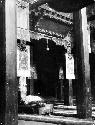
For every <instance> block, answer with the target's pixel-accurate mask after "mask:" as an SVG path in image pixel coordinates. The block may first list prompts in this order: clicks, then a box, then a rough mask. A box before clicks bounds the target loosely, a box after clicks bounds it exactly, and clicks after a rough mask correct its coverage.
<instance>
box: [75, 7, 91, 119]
mask: <svg viewBox="0 0 95 125" xmlns="http://www.w3.org/2000/svg"><path fill="white" fill-rule="evenodd" d="M74 34H75V36H74V38H75V46H76V50H75V54H76V57H77V77H78V79H77V83H76V84H77V88H76V89H77V91H76V92H77V93H76V94H77V114H78V117H80V118H91V117H92V102H91V83H90V66H89V50H88V31H87V15H86V8H83V9H82V10H80V11H77V12H74Z"/></svg>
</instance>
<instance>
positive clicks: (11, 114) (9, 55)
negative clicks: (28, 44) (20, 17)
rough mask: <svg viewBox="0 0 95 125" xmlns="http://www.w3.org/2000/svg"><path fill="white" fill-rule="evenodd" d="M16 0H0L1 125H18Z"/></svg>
mask: <svg viewBox="0 0 95 125" xmlns="http://www.w3.org/2000/svg"><path fill="white" fill-rule="evenodd" d="M16 30H17V29H16V0H6V1H5V0H2V1H1V0H0V100H1V101H0V124H2V125H18V111H17V109H18V108H17V107H18V99H17V97H18V85H17V80H16V76H17V75H16V44H17V43H16V42H17V41H16Z"/></svg>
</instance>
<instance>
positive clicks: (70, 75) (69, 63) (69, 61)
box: [65, 53, 75, 79]
mask: <svg viewBox="0 0 95 125" xmlns="http://www.w3.org/2000/svg"><path fill="white" fill-rule="evenodd" d="M65 56H66V79H75V74H74V58H73V56H72V55H71V56H70V57H69V55H68V54H67V53H66V54H65Z"/></svg>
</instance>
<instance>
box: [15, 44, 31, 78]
mask: <svg viewBox="0 0 95 125" xmlns="http://www.w3.org/2000/svg"><path fill="white" fill-rule="evenodd" d="M17 76H19V77H20V76H24V77H30V47H29V46H26V49H25V51H21V50H20V49H19V47H17Z"/></svg>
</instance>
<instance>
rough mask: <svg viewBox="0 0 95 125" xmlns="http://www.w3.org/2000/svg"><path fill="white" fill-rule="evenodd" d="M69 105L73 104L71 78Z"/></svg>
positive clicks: (70, 82)
mask: <svg viewBox="0 0 95 125" xmlns="http://www.w3.org/2000/svg"><path fill="white" fill-rule="evenodd" d="M69 105H70V106H73V87H72V79H69Z"/></svg>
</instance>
